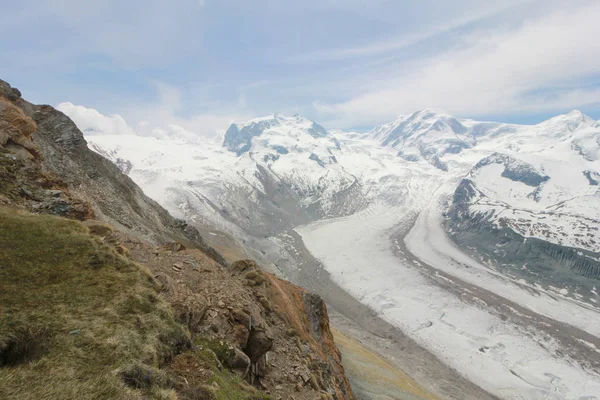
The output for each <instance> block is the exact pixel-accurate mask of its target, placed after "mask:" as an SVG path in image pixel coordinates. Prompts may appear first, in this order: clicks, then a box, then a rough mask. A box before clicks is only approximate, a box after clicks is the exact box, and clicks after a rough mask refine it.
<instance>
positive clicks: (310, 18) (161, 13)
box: [0, 0, 600, 135]
mask: <svg viewBox="0 0 600 400" xmlns="http://www.w3.org/2000/svg"><path fill="white" fill-rule="evenodd" d="M0 8H1V9H2V13H1V14H0V35H1V36H2V38H3V39H2V41H0V63H1V64H0V65H2V67H1V68H0V79H3V80H6V81H8V82H9V83H11V84H12V85H13V86H15V87H17V88H19V89H20V90H21V91H22V92H23V96H24V97H25V98H26V99H28V100H30V101H32V102H34V103H45V104H51V105H55V106H57V105H59V104H60V105H61V109H63V110H65V111H66V110H69V111H70V112H72V113H74V115H78V116H80V117H81V118H82V119H85V118H88V117H90V118H92V117H94V116H96V117H98V116H100V117H98V118H100V120H99V122H97V123H98V124H109V125H110V126H113V125H114V129H115V130H117V131H118V132H121V131H123V132H124V133H127V132H129V130H133V131H144V130H146V131H151V132H154V133H155V134H156V133H157V132H158V133H161V132H164V133H165V134H168V132H171V131H177V132H186V133H190V134H199V135H212V134H214V133H215V132H223V131H225V130H226V129H227V127H228V126H229V124H230V123H231V122H233V121H238V122H241V121H244V120H247V119H250V118H254V117H258V116H264V115H269V114H273V113H275V112H280V113H283V114H295V113H300V114H301V115H303V116H305V117H307V118H311V119H313V120H316V121H318V122H319V123H321V124H322V125H324V126H325V127H327V128H335V129H344V130H358V131H361V130H368V129H371V128H373V127H374V126H377V125H380V124H383V123H386V122H389V121H390V120H392V119H394V118H395V117H397V116H398V115H401V114H407V113H411V112H414V111H417V110H420V109H423V108H438V109H443V110H445V111H446V112H448V113H450V114H453V115H456V116H459V117H468V118H474V119H480V120H496V121H503V122H514V123H536V122H540V121H542V120H544V119H546V118H549V117H551V116H554V115H557V114H560V113H566V112H569V111H571V110H573V109H579V110H581V111H583V112H584V113H586V114H588V115H589V116H591V117H592V118H594V119H600V40H598V38H600V1H598V0H592V1H588V0H573V1H553V0H543V1H537V0H504V1H500V2H491V1H480V0H454V1H449V0H423V1H419V2H415V1H403V0H396V1H389V0H387V1H385V0H370V1H358V0H303V1H291V0H172V1H168V2H167V1H158V0H144V1H141V0H128V1H116V0H103V1H96V0H87V1H80V0H46V1H43V2H42V1H39V0H20V1H9V0H0ZM70 115H71V114H70ZM98 118H96V119H98ZM95 121H96V120H95ZM76 122H77V121H76ZM111 124H112V125H111Z"/></svg>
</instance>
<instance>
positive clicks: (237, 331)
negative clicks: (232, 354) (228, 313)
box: [233, 324, 250, 348]
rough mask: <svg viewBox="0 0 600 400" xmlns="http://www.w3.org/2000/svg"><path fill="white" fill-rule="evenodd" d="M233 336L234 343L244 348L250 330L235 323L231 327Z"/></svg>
mask: <svg viewBox="0 0 600 400" xmlns="http://www.w3.org/2000/svg"><path fill="white" fill-rule="evenodd" d="M233 337H234V338H235V341H236V344H238V345H239V346H240V347H241V348H244V347H246V346H247V344H248V338H249V337H250V331H249V330H248V328H246V326H244V325H240V324H238V325H236V326H235V327H234V328H233Z"/></svg>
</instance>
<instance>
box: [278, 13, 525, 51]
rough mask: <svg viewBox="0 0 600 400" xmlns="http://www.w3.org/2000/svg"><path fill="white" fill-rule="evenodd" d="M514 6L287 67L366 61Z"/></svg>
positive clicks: (450, 21)
mask: <svg viewBox="0 0 600 400" xmlns="http://www.w3.org/2000/svg"><path fill="white" fill-rule="evenodd" d="M513 3H514V2H506V3H500V4H493V7H485V8H483V9H474V10H469V11H468V12H465V13H464V14H463V15H460V16H459V17H457V18H451V19H450V20H449V21H447V22H443V23H440V24H433V25H430V26H429V27H428V29H427V30H423V31H418V32H414V33H410V34H404V35H402V36H400V37H398V38H395V39H392V40H390V39H386V40H381V41H375V42H372V43H368V44H365V45H362V46H353V47H343V48H332V49H325V50H319V51H315V52H310V53H305V54H300V55H295V56H292V57H290V58H289V59H288V62H291V63H311V62H314V63H319V62H323V61H335V60H344V59H350V58H359V57H370V56H376V55H379V54H383V53H390V52H397V51H398V50H402V49H404V48H406V47H409V46H413V45H415V44H418V43H421V42H423V41H425V40H427V39H431V38H433V37H435V36H438V35H442V34H448V33H449V32H451V31H454V30H456V29H458V28H461V27H464V26H466V25H469V24H472V23H474V22H476V21H479V20H482V19H485V18H488V17H490V16H493V15H495V14H498V13H501V12H503V11H506V10H507V9H509V8H511V7H513V6H514V4H513Z"/></svg>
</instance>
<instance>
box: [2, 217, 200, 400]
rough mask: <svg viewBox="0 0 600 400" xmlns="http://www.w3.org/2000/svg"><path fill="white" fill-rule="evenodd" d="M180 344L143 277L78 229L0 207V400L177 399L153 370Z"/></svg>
mask: <svg viewBox="0 0 600 400" xmlns="http://www.w3.org/2000/svg"><path fill="white" fill-rule="evenodd" d="M188 340H189V339H188V336H187V333H186V332H185V331H184V329H183V328H182V327H181V326H179V325H178V324H176V323H175V321H174V319H173V317H172V314H171V311H170V310H169V308H168V307H167V305H166V304H165V303H164V302H163V301H161V300H159V298H158V297H157V295H156V292H155V291H154V289H153V285H152V280H151V277H150V275H149V274H148V273H147V271H145V270H143V268H141V267H139V266H138V265H135V264H133V263H131V262H130V261H128V260H127V259H125V258H123V257H121V256H119V255H117V254H116V253H115V252H114V250H112V249H110V248H108V247H106V246H105V245H103V244H101V243H100V242H99V241H98V240H97V239H95V238H94V237H92V236H90V235H89V233H88V231H87V228H85V227H84V226H83V225H81V224H80V223H77V222H74V221H70V220H66V219H61V218H56V217H50V216H34V215H31V214H26V213H24V212H22V211H16V210H14V209H9V208H5V207H0V398H2V399H19V400H28V399H32V400H33V399H35V400H40V399H141V398H156V399H159V398H164V399H167V398H175V394H174V392H173V391H172V390H171V389H170V388H169V386H168V379H165V378H164V377H162V375H161V374H160V373H159V372H157V370H158V367H159V366H160V365H161V363H164V362H166V361H167V360H169V358H170V357H171V356H172V355H173V353H175V352H177V351H178V350H180V349H181V348H182V347H184V346H185V345H186V343H187V342H188ZM128 371H134V372H135V374H136V376H137V377H138V379H141V380H142V381H143V382H146V380H145V379H146V377H147V376H152V377H153V378H152V379H149V380H148V384H145V383H144V384H140V385H135V384H131V382H129V385H128V384H127V383H126V382H127V379H124V376H126V374H127V373H128ZM130 375H131V374H130Z"/></svg>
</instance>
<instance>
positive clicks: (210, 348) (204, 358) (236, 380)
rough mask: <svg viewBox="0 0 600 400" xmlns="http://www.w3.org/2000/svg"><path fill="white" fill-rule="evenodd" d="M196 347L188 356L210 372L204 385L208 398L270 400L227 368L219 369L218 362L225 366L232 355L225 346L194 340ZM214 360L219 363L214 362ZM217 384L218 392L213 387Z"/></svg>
mask: <svg viewBox="0 0 600 400" xmlns="http://www.w3.org/2000/svg"><path fill="white" fill-rule="evenodd" d="M195 343H196V345H197V346H196V347H195V349H194V351H193V352H190V353H189V354H190V355H191V356H192V357H193V358H194V359H195V360H196V362H197V363H198V364H199V365H201V366H202V367H204V368H208V369H210V370H211V371H212V373H213V375H212V377H211V378H209V379H208V381H207V382H205V383H204V385H203V386H204V387H205V388H206V390H207V393H208V396H205V397H209V396H210V398H211V400H271V399H272V398H271V397H270V396H269V395H267V394H265V393H263V392H260V391H258V390H257V389H255V388H253V387H252V386H250V385H248V383H247V382H246V381H245V380H244V379H243V378H242V377H240V376H239V375H236V374H235V373H233V372H231V371H230V370H228V369H227V368H219V366H218V365H219V362H220V363H221V364H222V365H227V363H228V362H230V361H231V359H232V357H233V354H232V352H231V350H230V349H229V347H228V346H227V345H226V344H223V343H221V342H218V341H213V340H207V339H198V340H195ZM215 356H216V358H217V359H218V360H219V362H216V360H215ZM215 383H216V384H217V386H218V388H219V389H218V390H214V387H213V385H214V384H215Z"/></svg>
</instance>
